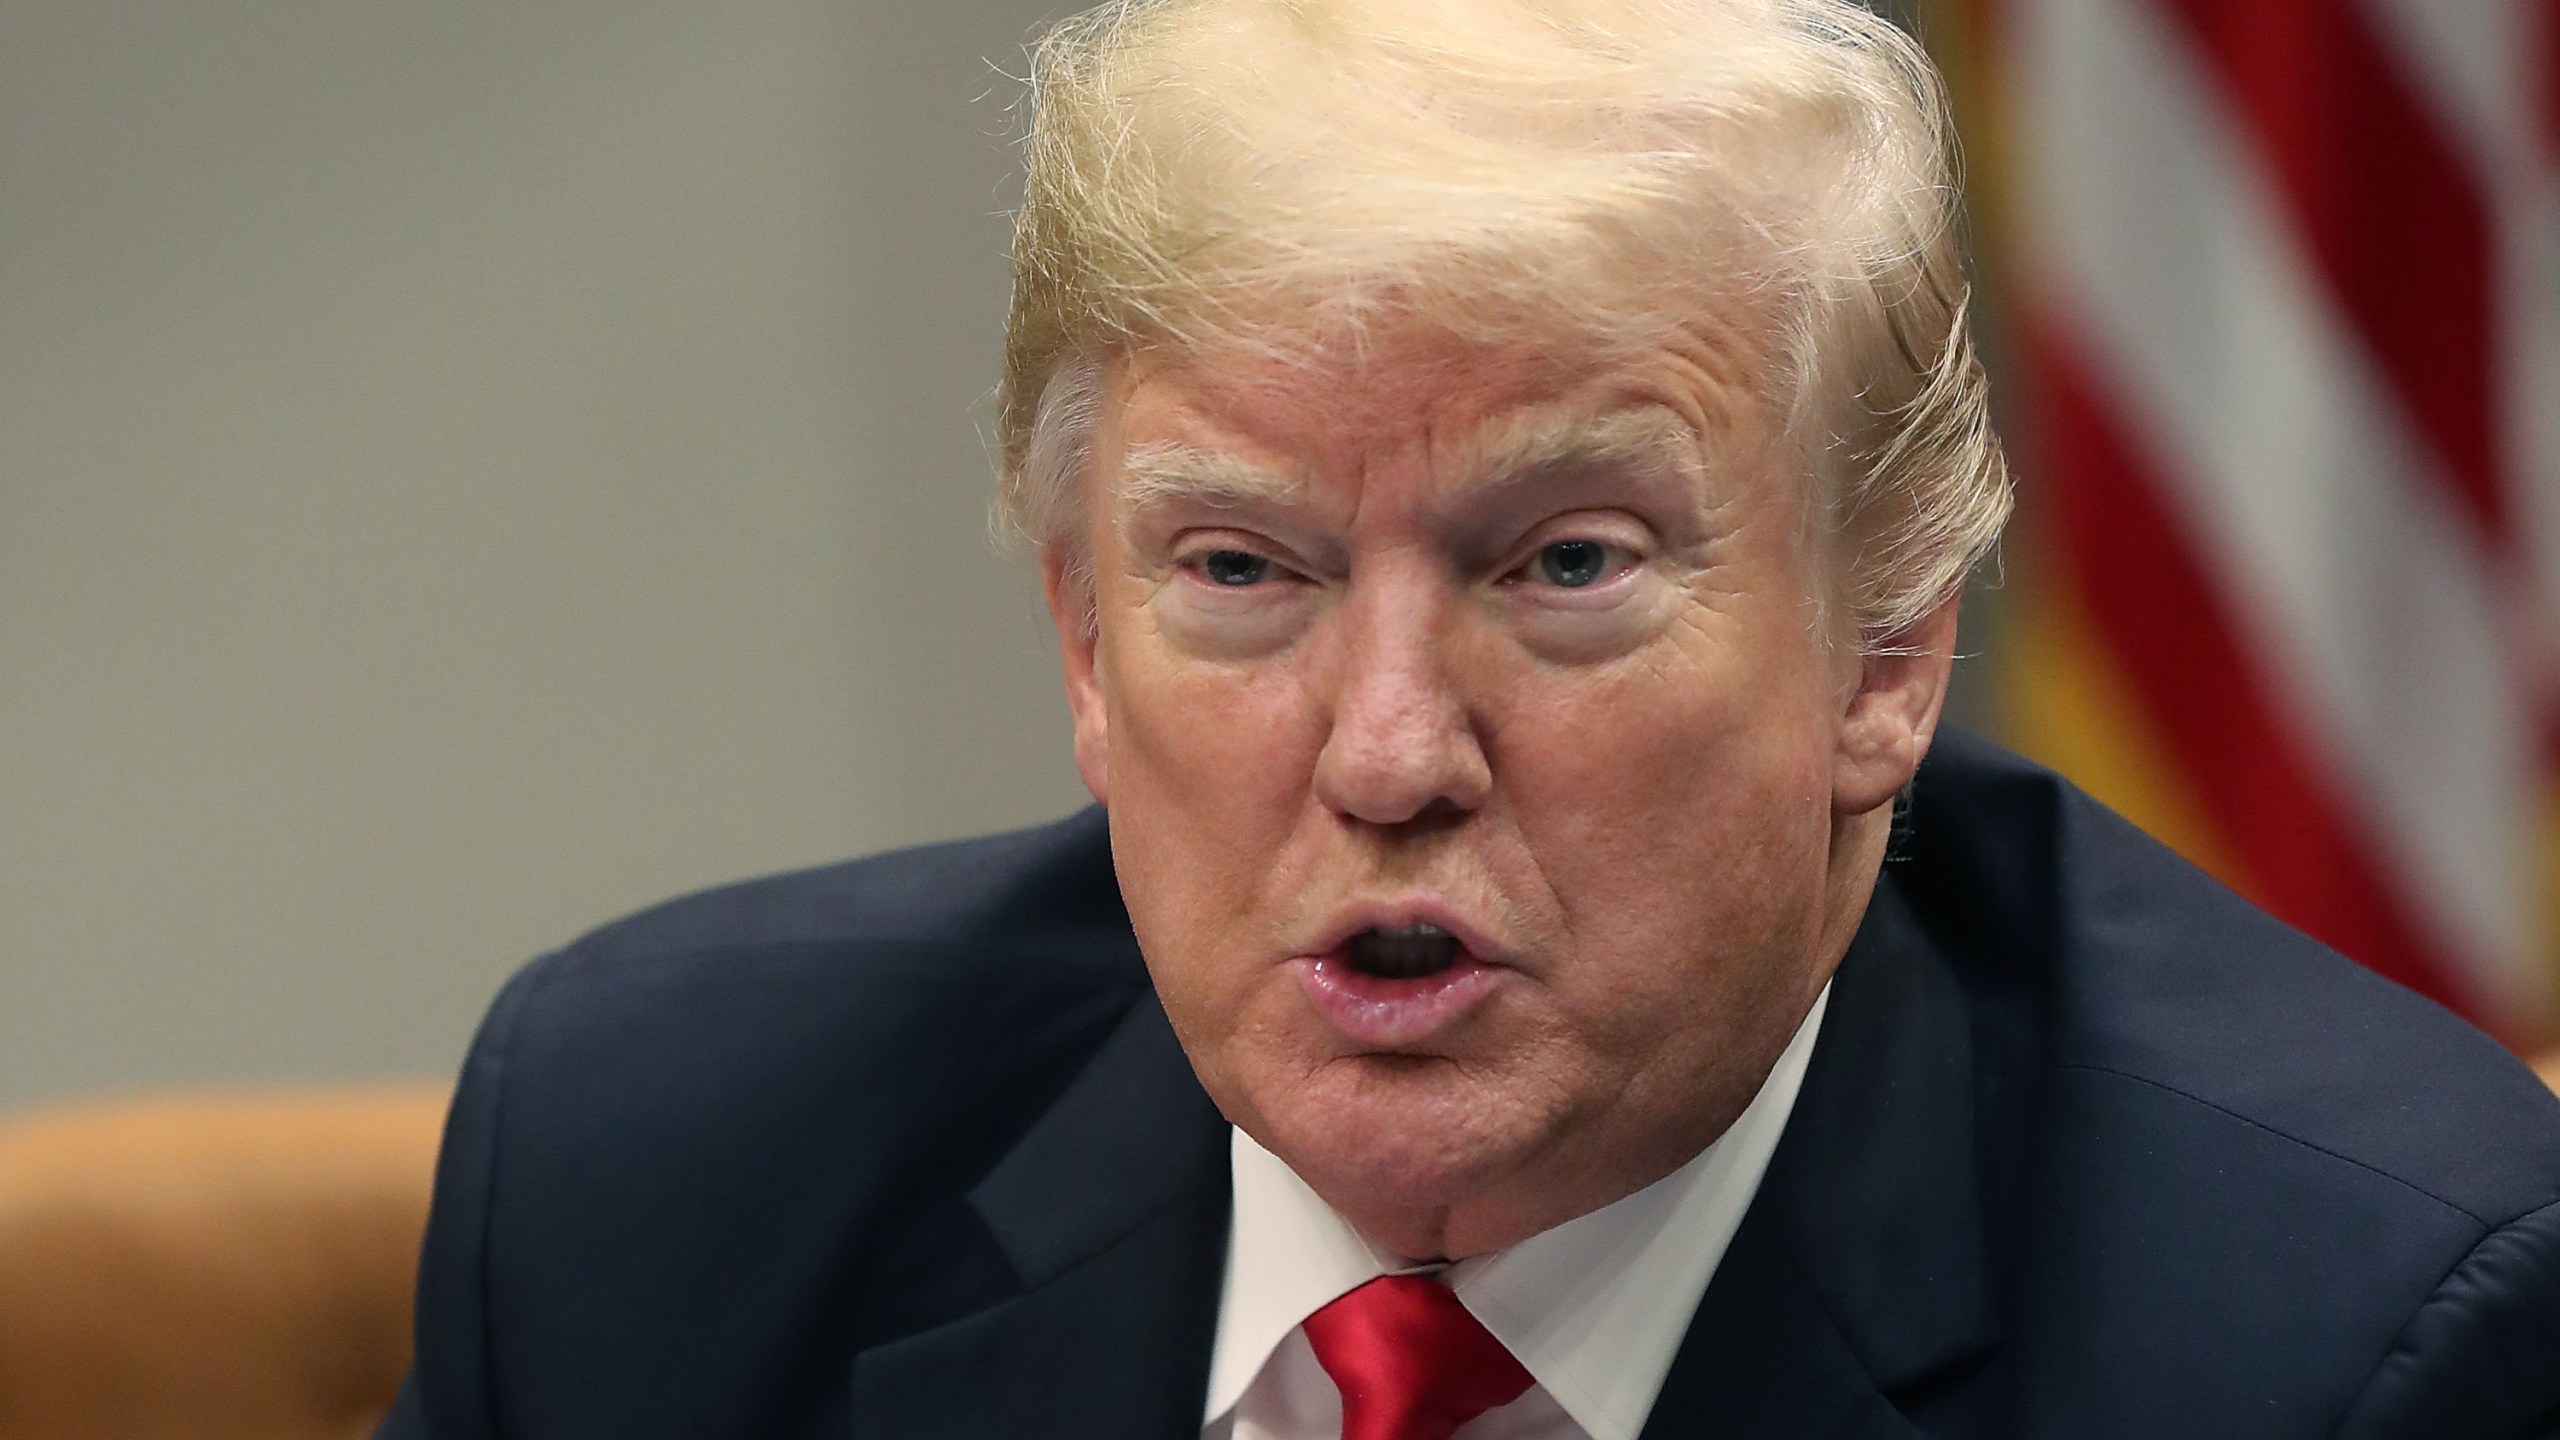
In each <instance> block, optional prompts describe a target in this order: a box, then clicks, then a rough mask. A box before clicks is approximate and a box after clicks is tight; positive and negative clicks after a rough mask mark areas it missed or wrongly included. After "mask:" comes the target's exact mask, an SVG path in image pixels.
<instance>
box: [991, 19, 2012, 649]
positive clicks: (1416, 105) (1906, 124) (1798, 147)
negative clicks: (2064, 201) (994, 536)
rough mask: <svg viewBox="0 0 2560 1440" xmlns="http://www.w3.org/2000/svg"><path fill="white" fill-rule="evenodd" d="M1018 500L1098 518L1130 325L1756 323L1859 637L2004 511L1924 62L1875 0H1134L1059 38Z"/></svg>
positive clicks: (1074, 534) (1898, 623) (1034, 104)
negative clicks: (1869, 3)
mask: <svg viewBox="0 0 2560 1440" xmlns="http://www.w3.org/2000/svg"><path fill="white" fill-rule="evenodd" d="M1031 117H1032V118H1031V125H1030V132H1029V135H1028V137H1027V141H1026V168H1027V177H1026V179H1027V183H1026V189H1025V193H1024V197H1023V203H1022V209H1021V212H1020V214H1019V216H1018V217H1017V219H1016V223H1015V229H1014V244H1013V265H1014V291H1013V305H1012V312H1011V315H1010V317H1009V320H1008V324H1007V329H1006V336H1005V366H1004V380H1003V384H1002V386H1001V388H1000V390H999V393H998V407H999V416H998V432H999V443H1000V452H1001V454H1000V462H999V464H1000V471H1001V477H1000V478H1001V492H1000V497H999V502H998V515H999V518H1000V520H1001V521H1002V522H1003V523H1004V524H1005V525H1006V526H1007V528H1009V529H1010V530H1012V531H1013V532H1014V533H1015V534H1017V535H1019V536H1022V537H1024V538H1027V539H1029V540H1031V541H1032V542H1034V543H1036V544H1040V545H1044V546H1046V545H1063V546H1066V547H1068V548H1069V550H1070V551H1073V550H1074V549H1075V548H1076V547H1077V546H1078V545H1080V543H1081V540H1080V536H1081V518H1082V517H1081V503H1082V502H1081V495H1082V489H1083V486H1082V472H1083V470H1084V468H1085V462H1086V459H1087V449H1088V437H1089V434H1090V432H1091V430H1092V428H1093V425H1094V424H1095V422H1096V420H1097V418H1098V416H1099V407H1100V405H1101V403H1102V395H1101V375H1102V373H1103V367H1104V365H1105V363H1106V362H1107V359H1108V358H1109V357H1110V356H1112V355H1114V354H1116V353H1121V352H1125V351H1127V350H1130V349H1135V348H1142V347H1157V346H1167V347H1174V348H1177V349H1184V350H1193V351H1197V350H1205V349H1207V348H1210V347H1214V346H1219V345H1241V346H1246V347H1250V348H1255V349H1259V350H1264V351H1271V350H1275V349H1279V350H1285V349H1286V348H1287V347H1289V346H1291V345H1293V344H1298V345H1307V346H1316V345H1321V344H1323V343H1326V341H1327V340H1335V341H1338V340H1340V339H1342V338H1344V337H1346V336H1348V337H1350V338H1352V339H1354V340H1355V341H1356V339H1357V337H1358V335H1359V334H1360V332H1361V331H1362V329H1363V327H1365V326H1367V325H1370V324H1372V323H1376V322H1378V321H1381V320H1383V319H1386V318H1389V317H1395V318H1399V319H1420V320H1422V321H1424V322H1426V323H1430V324H1435V325H1440V326H1445V327H1447V328H1449V329H1450V330H1452V331H1454V332H1455V333H1458V334H1461V335H1465V336H1468V337H1470V338H1478V339H1484V340H1488V341H1493V340H1504V339H1509V340H1522V339H1528V340H1540V339H1550V340H1559V341H1562V340H1570V341H1572V342H1575V343H1578V344H1586V345H1598V346H1602V347H1606V346H1610V345H1621V344H1622V345H1627V346H1640V345H1643V344H1646V343H1652V342H1655V341H1658V339H1659V338H1660V337H1661V336H1662V335H1663V334H1664V333H1665V332H1666V329H1668V328H1673V327H1684V326H1685V327H1690V328H1692V329H1699V328H1716V329H1727V330H1729V329H1731V327H1734V326H1736V325H1738V324H1739V325H1747V326H1750V327H1753V329H1752V331H1751V334H1750V337H1749V338H1750V341H1751V343H1752V347H1753V349H1754V350H1755V351H1756V352H1757V353H1758V354H1759V355H1760V356H1761V357H1762V364H1761V366H1760V376H1759V379H1760V384H1761V387H1762V394H1761V397H1760V398H1761V400H1762V402H1763V403H1764V404H1766V405H1768V406H1770V407H1772V413H1773V414H1774V415H1775V416H1776V417H1777V418H1778V420H1779V422H1780V425H1781V427H1782V433H1784V434H1786V435H1787V436H1789V437H1791V438H1792V439H1793V440H1795V441H1796V442H1797V445H1798V449H1797V451H1796V453H1798V454H1800V455H1802V456H1804V457H1805V463H1806V466H1807V469H1808V471H1809V472H1810V473H1811V475H1812V477H1813V480H1814V483H1813V484H1812V485H1810V486H1809V487H1808V490H1807V500H1808V520H1809V523H1811V524H1813V525H1815V526H1817V527H1818V528H1819V529H1820V530H1821V531H1822V532H1823V533H1825V534H1826V535H1828V536H1830V537H1832V540H1833V544H1832V547H1831V548H1832V552H1833V553H1834V554H1835V555H1836V556H1837V557H1838V570H1839V582H1840V587H1841V591H1842V595H1843V597H1844V599H1845V602H1846V605H1847V608H1848V611H1849V614H1850V618H1851V620H1852V621H1853V624H1854V628H1855V631H1856V634H1857V638H1858V640H1859V642H1860V643H1861V644H1862V645H1863V646H1865V647H1867V648H1870V649H1872V648H1879V647H1884V646H1889V645H1890V644H1892V642H1893V638H1894V637H1895V636H1896V635H1898V634H1899V633H1901V632H1902V631H1903V630H1904V629H1905V628H1907V627H1908V626H1909V625H1911V624H1912V623H1913V622H1915V621H1917V620H1918V619H1920V618H1921V617H1922V616H1924V615H1926V614H1928V613H1929V612H1930V611H1931V610H1932V609H1934V608H1935V607H1936V606H1937V604H1938V603H1939V602H1940V601H1942V600H1944V599H1946V598H1947V597H1948V596H1950V595H1952V594H1953V593H1954V592H1955V591H1956V589H1957V588H1958V587H1959V586H1961V585H1962V583H1963V581H1964V577H1965V575H1966V573H1967V572H1968V571H1969V570H1970V569H1971V567H1972V566H1973V564H1974V563H1975V562H1976V561H1977V560H1978V559H1980V558H1981V557H1982V556H1983V555H1984V554H1985V553H1986V552H1987V551H1988V550H1989V549H1990V548H1991V546H1992V545H1993V543H1994V542H1995V541H1996V540H1997V538H1998V535H1999V531H2000V527H2001V524H2002V523H2003V521H2004V520H2005V519H2006V518H2007V515H2008V510H2009V481H2008V472H2007V468H2006V466H2005V463H2004V462H2003V460H2002V458H2001V453H2000V447H1999V443H1998V441H1997V439H1996V438H1995V437H1994V436H1993V434H1992V432H1991V428H1990V423H1989V417H1988V413H1987V404H1986V400H1985V395H1984V384H1983V378H1982V372H1981V368H1980V366H1979V365H1978V364H1977V363H1976V362H1975V359H1974V354H1973V346H1972V342H1971V339H1970V336H1969V333H1968V330H1967V326H1966V315H1965V301H1966V293H1967V292H1966V288H1965V284H1964V280H1963V276H1962V272H1961V269H1960V261H1959V258H1958V255H1957V249H1956V241H1955V228H1956V225H1955V219H1956V198H1955V188H1954V181H1953V158H1952V143H1951V139H1950V127H1949V122H1948V118H1947V109H1946V104H1945V100H1944V97H1943V95H1942V93H1941V91H1940V88H1939V84H1938V81H1937V77H1936V74H1935V72H1934V71H1933V70H1932V69H1931V68H1930V66H1929V64H1928V62H1927V60H1926V59H1925V58H1924V57H1923V56H1922V55H1921V53H1920V51H1919V49H1918V47H1917V46H1915V45H1914V44H1913V43H1912V42H1911V41H1910V40H1909V39H1908V38H1907V37H1905V36H1904V35H1903V34H1902V33H1901V32H1900V31H1899V30H1897V29H1895V28H1894V27H1893V26H1892V25H1891V24H1889V23H1887V22H1885V21H1884V20H1882V19H1879V18H1877V17H1876V16H1874V15H1872V14H1870V13H1869V12H1867V11H1866V10H1864V9H1862V8H1860V7H1859V6H1857V5H1856V4H1853V3H1849V0H1114V3H1110V4H1106V5H1104V6H1102V7H1101V8H1099V9H1097V10H1094V11H1091V12H1089V13H1086V14H1084V15H1081V16H1077V17H1075V18H1072V19H1070V20H1067V21H1065V22H1063V23H1062V24H1060V25H1058V26H1057V27H1056V28H1054V29H1053V30H1051V31H1050V32H1049V33H1048V34H1047V36H1046V37H1044V38H1043V39H1042V40H1041V41H1040V42H1039V44H1038V45H1037V46H1036V47H1035V49H1034V53H1033V64H1032V72H1031Z"/></svg>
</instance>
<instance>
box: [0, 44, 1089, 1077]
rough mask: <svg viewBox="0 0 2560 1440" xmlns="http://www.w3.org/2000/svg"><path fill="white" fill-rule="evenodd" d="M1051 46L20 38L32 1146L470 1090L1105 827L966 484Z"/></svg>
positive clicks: (17, 570) (19, 430)
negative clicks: (602, 958) (599, 958)
mask: <svg viewBox="0 0 2560 1440" xmlns="http://www.w3.org/2000/svg"><path fill="white" fill-rule="evenodd" d="M1037 13H1038V12H1037V10H1036V9H1035V7H1033V6H1032V5H1030V4H1028V3H1019V0H978V3H972V4H965V5H964V4H955V3H948V0H911V3H900V4H891V3H888V0H833V3H814V0H813V3H803V4H760V5H740V6H720V7H696V6H679V5H669V4H641V3H631V0H617V3H612V4H606V3H602V0H550V3H544V4H539V5H530V6H527V5H519V4H515V3H501V0H439V3H436V4H432V5H362V4H359V5H348V4H343V3H337V0H207V3H192V4H166V3H157V0H153V3H100V0H0V1106H6V1105H9V1104H15V1103H20V1102H24V1101H27V1100H30V1099H35V1098H39V1097H46V1096H52V1095H59V1094H64V1093H70V1092H83V1091H89V1090H94V1089H102V1088H124V1087H134V1086H144V1085H158V1084H166V1083H172V1082H196V1081H221V1080H232V1079H243V1078H249V1079H255V1078H278V1079H291V1078H302V1077H339V1076H358V1075H375V1074H402V1073H437V1072H444V1071H448V1070H449V1069H450V1068H451V1067H452V1065H453V1064H454V1062H455V1060H456V1059H457V1057H458V1055H459V1053H460V1050H461V1047H462V1046H463V1044H464V1042H465V1040H466V1038H467V1036H468V1033H469V1028H470V1025H471V1023H472V1021H473V1020H474V1019H475V1018H476V1017H477V1014H478V1012H479V1010H480V1007H481V1006H482V1005H483V1004H485V1003H486V1000H487V998H488V995H489V993H490V991H491V990H492V989H493V988H494V987H495V986H496V985H497V984H498V982H499V981H500V980H501V979H502V978H503V977H504V976H505V974H506V973H507V972H508V971H509V970H510V969H511V968H513V967H514V966H515V965H516V964H518V963H519V962H520V961H521V960H522V959H524V958H525V957H526V956H527V955H529V954H531V953H533V952H535V951H537V950H539V949H542V948H545V947H548V946H551V945H554V944H557V943H559V942H561V941H563V940H565V939H568V938H569V937H571V936H572V935H574V934H575V933H577V932H578V931H579V930H581V929H583V928H585V927H586V926H588V925H590V924H592V923H594V922H596V921H598V920H601V919H604V918H607V917H609V916H611V915H612V914H614V913H616V912H618V911H622V910H626V909H628V908H630V907H633V906H635V905H639V904H642V903H645V902H647V901H649V900H652V899H654V898H657V897H659V896H662V895H665V894H668V893H672V892H675V891H679V890H683V889H688V888H692V887H696V886H700V885H703V884H706V883H710V882H714V881H718V880H722V879H726V878H730V877H733V876H739V875H744V874H748V873H751V872H755V871H760V870H766V869H772V868H777V867H782V866H791V865H799V864H805V863H811V862H816V861H820V860H824V859H827V858H830V857H834V856H837V855H841V854H845V853H850V852H853V851H858V850H863V849H869V848H876V847H880V846H886V845H891V844H898V843H903V842H907V841H912V840H918V839H924V838H929V837H939V836H948V835H955V834H960V833H964V832H968V831H973V830H979V829H984V828H988V827H993V826H999V825H1008V824H1015V823H1022V822H1027V821H1031V820H1035V819H1039V818H1042V817H1045V816H1047V815H1051V814H1055V813H1058V812H1060V811H1062V810H1063V809H1065V808H1067V807H1068V806H1070V805H1071V804H1073V803H1075V802H1076V801H1077V800H1078V799H1080V792H1079V791H1078V790H1077V788H1076V787H1075V784H1074V780H1073V776H1072V773H1071V771H1070V770H1069V768H1068V766H1067V762H1066V753H1065V745H1064V719H1063V707H1062V706H1061V704H1060V702H1059V701H1058V699H1057V697H1056V684H1055V679H1054V664H1053V661H1052V659H1051V658H1050V656H1049V654H1048V653H1047V650H1046V644H1047V641H1046V637H1045V634H1044V631H1043V627H1042V626H1041V624H1040V623H1039V622H1038V620H1037V618H1036V610H1035V601H1034V591H1033V587H1032V585H1031V583H1030V579H1029V576H1028V573H1027V571H1026V569H1025V568H1024V567H1023V566H1022V565H1021V564H1020V562H1017V561H1010V560H1006V559H1002V558H999V557H997V556H995V555H994V554H992V553H991V552H990V551H989V550H988V548H987V546H986V544H985V541H984V539H983V533H984V532H983V522H982V516H983V512H984V495H985V491H986V484H985V479H984V471H985V465H984V461H983V459H982V455H981V451H980V447H979V442H978V439H977V435H976V427H977V426H978V425H979V424H980V423H982V421H983V417H984V413H985V407H984V404H983V395H984V391H985V390H986V388H987V386H988V385H989V384H990V382H991V380H992V378H993V372H994V361H995V335H996V328H997V323H998V319H999V317H1000V314H1001V310H1002V303H1003V265H1002V259H1001V246H1002V243H1003V234H1004V227H1003V222H1002V219H1001V217H1000V214H999V212H1000V209H1001V207H1002V206H1003V204H1004V203H1005V202H1004V199H1003V193H1002V192H1003V181H1004V176H1005V174H1006V171H1007V168H1008V165H1007V158H1006V155H1005V153H1004V150H1003V147H1002V144H1001V139H1000V137H1001V133H1002V132H1003V130H1004V128H1005V126H1006V124H1007V123H1008V122H1007V118H1006V116H1005V115H1004V114H1003V112H1002V106H1001V101H1002V95H1003V92H1004V91H1005V90H1006V89H1007V88H1008V87H1005V86H1004V85H1003V84H1002V82H1001V81H1000V80H999V79H998V77H997V76H996V74H995V73H994V71H993V70H992V69H991V68H990V65H989V59H990V58H993V59H996V60H1000V61H1002V62H1003V63H1004V64H1005V65H1006V67H1007V68H1011V69H1016V70H1018V69H1019V42H1020V40H1021V38H1022V37H1023V35H1024V34H1025V33H1026V32H1027V31H1028V29H1029V27H1030V25H1031V24H1032V22H1033V20H1034V19H1035V17H1036V15H1037ZM990 92H994V94H993V96H992V98H988V99H979V98H978V97H980V96H982V95H989V93H990Z"/></svg>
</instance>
